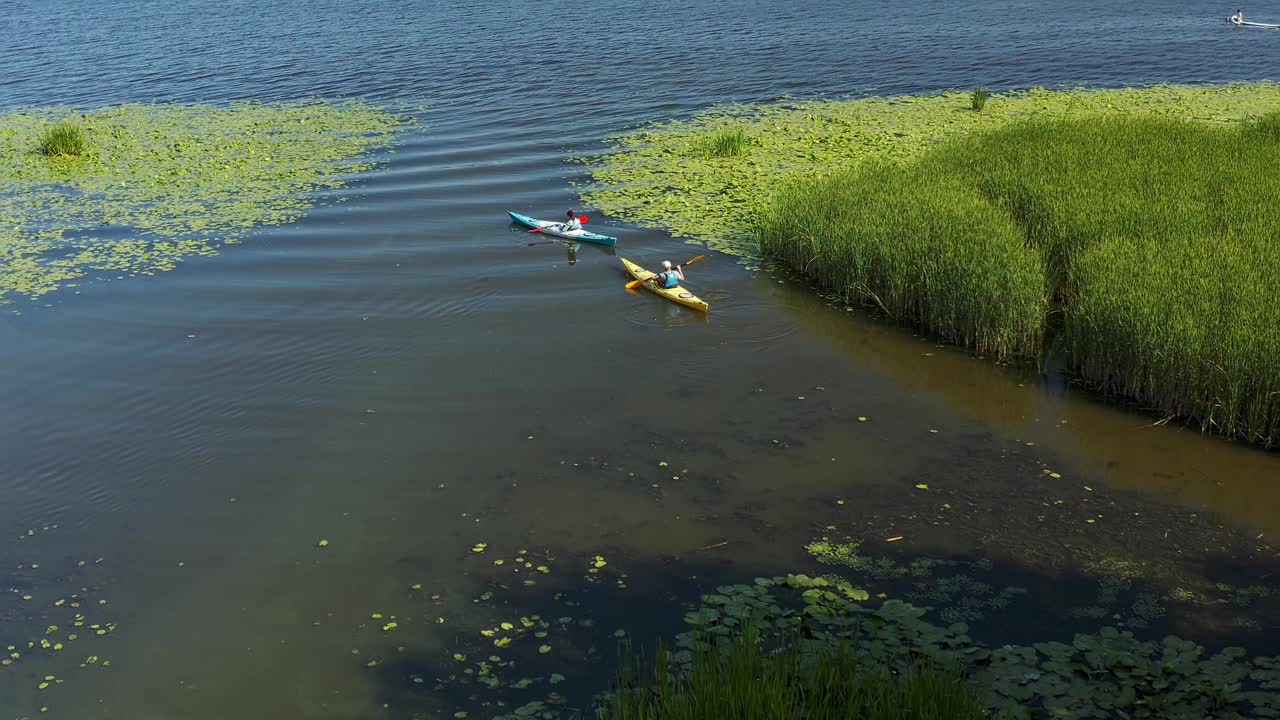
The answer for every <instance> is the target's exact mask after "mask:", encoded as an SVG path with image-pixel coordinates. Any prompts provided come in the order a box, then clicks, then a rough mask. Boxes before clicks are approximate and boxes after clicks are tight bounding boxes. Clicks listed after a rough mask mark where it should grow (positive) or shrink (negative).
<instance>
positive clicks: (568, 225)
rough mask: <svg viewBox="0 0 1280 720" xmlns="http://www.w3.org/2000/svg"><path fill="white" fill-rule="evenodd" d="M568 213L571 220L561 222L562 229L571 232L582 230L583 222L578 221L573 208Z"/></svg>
mask: <svg viewBox="0 0 1280 720" xmlns="http://www.w3.org/2000/svg"><path fill="white" fill-rule="evenodd" d="M567 214H568V216H569V220H568V222H562V223H560V231H561V232H569V231H570V230H581V229H582V223H580V222H578V216H577V215H574V214H573V211H572V210H570V211H569V212H568V213H567Z"/></svg>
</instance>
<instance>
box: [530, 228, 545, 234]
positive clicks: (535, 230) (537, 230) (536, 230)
mask: <svg viewBox="0 0 1280 720" xmlns="http://www.w3.org/2000/svg"><path fill="white" fill-rule="evenodd" d="M529 232H531V233H534V232H542V228H534V229H532V230H530V231H529Z"/></svg>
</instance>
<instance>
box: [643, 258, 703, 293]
mask: <svg viewBox="0 0 1280 720" xmlns="http://www.w3.org/2000/svg"><path fill="white" fill-rule="evenodd" d="M706 259H707V256H706V255H699V256H698V257H696V258H693V259H691V260H685V261H684V262H683V263H681V267H683V266H685V265H692V264H694V263H696V262H702V261H703V260H706ZM655 277H657V275H650V276H649V277H647V278H645V279H644V280H632V281H631V282H629V283H627V289H628V290H634V289H635V288H638V287H640V286H641V285H643V284H645V283H646V282H647V281H649V280H652V279H654V278H655Z"/></svg>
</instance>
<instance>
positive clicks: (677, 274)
mask: <svg viewBox="0 0 1280 720" xmlns="http://www.w3.org/2000/svg"><path fill="white" fill-rule="evenodd" d="M651 279H652V280H653V281H654V282H655V283H657V284H658V287H660V288H666V289H670V288H673V287H679V286H680V283H681V282H682V281H683V280H684V270H683V269H682V268H681V267H680V266H679V265H677V266H675V269H674V270H673V269H672V268H671V261H670V260H663V261H662V272H660V273H658V274H657V275H654V276H653V277H652V278H651Z"/></svg>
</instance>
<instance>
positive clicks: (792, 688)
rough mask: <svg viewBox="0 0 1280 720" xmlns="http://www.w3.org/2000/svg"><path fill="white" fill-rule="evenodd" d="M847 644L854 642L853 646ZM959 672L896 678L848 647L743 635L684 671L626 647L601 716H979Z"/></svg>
mask: <svg viewBox="0 0 1280 720" xmlns="http://www.w3.org/2000/svg"><path fill="white" fill-rule="evenodd" d="M850 642H851V641H850ZM985 717H986V712H985V709H984V707H983V704H982V703H981V702H980V700H979V698H978V696H977V694H976V693H975V691H974V690H973V689H972V688H970V687H969V686H968V685H967V684H966V683H965V681H964V679H963V678H962V677H961V676H960V675H959V673H958V672H956V671H953V670H950V669H948V668H941V667H936V666H933V665H929V664H922V665H918V666H916V667H915V668H914V669H913V671H912V672H909V673H907V674H905V675H903V676H897V677H895V676H893V675H890V674H889V672H888V671H887V670H886V669H884V668H880V667H868V666H866V665H865V664H863V663H862V662H861V661H859V659H858V657H857V655H856V653H855V652H854V648H853V647H852V646H851V645H849V644H847V643H846V644H842V645H835V646H833V645H829V644H827V643H824V642H814V641H806V640H802V639H800V638H788V639H786V640H778V639H771V638H765V637H762V636H760V635H759V634H758V633H756V632H753V631H751V630H747V631H744V632H741V633H739V634H736V635H734V636H732V637H731V638H729V639H726V640H722V641H721V643H720V644H719V645H709V646H707V647H705V648H703V649H699V650H695V651H694V652H693V657H692V660H691V662H690V664H689V666H688V667H687V668H678V667H675V666H673V665H672V664H670V663H669V662H668V661H667V656H666V653H665V652H663V650H662V648H659V650H658V654H657V657H656V658H655V659H654V661H652V662H647V661H646V660H645V658H643V657H640V656H638V655H636V654H634V653H632V652H631V650H630V648H626V649H625V650H624V657H623V662H622V669H621V670H620V671H619V674H618V677H617V681H616V689H615V692H614V694H613V696H612V697H611V699H610V702H609V703H608V704H607V705H606V706H605V707H604V708H602V709H601V710H600V711H599V712H598V713H597V718H598V720H724V719H726V718H733V719H734V720H778V719H779V718H805V719H806V720H847V719H848V718H859V719H860V720H980V719H982V718H985Z"/></svg>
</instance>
